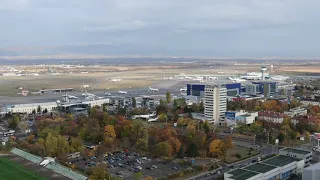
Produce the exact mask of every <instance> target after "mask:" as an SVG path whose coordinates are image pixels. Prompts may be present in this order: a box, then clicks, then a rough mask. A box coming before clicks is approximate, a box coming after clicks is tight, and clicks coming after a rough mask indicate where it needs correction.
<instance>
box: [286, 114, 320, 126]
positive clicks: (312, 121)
mask: <svg viewBox="0 0 320 180" xmlns="http://www.w3.org/2000/svg"><path fill="white" fill-rule="evenodd" d="M291 122H292V123H293V124H294V125H296V124H297V123H298V122H308V123H309V124H311V125H314V124H317V123H319V122H320V118H319V117H317V116H312V115H303V116H295V117H293V118H292V119H291Z"/></svg>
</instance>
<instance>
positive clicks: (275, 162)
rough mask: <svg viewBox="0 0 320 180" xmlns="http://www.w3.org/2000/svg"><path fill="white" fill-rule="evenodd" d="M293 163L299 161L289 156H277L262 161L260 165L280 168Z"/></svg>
mask: <svg viewBox="0 0 320 180" xmlns="http://www.w3.org/2000/svg"><path fill="white" fill-rule="evenodd" d="M295 161H300V160H299V159H296V158H292V157H289V156H283V155H279V156H276V157H273V158H270V159H267V160H264V161H262V162H261V163H263V164H267V165H271V166H277V167H280V166H285V165H287V164H290V163H292V162H295Z"/></svg>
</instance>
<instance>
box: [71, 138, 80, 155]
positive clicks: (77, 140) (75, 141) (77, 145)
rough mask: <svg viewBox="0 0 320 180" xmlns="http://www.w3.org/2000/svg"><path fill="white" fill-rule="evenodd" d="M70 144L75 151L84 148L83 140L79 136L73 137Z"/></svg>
mask: <svg viewBox="0 0 320 180" xmlns="http://www.w3.org/2000/svg"><path fill="white" fill-rule="evenodd" d="M70 146H71V148H72V151H74V152H81V151H82V150H83V144H82V140H81V139H80V138H79V137H75V138H71V141H70Z"/></svg>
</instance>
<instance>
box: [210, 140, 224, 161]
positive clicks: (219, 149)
mask: <svg viewBox="0 0 320 180" xmlns="http://www.w3.org/2000/svg"><path fill="white" fill-rule="evenodd" d="M209 152H211V153H212V154H214V155H215V156H217V157H219V158H220V159H224V157H225V155H226V152H227V151H226V145H225V144H224V143H223V142H222V141H221V140H219V139H216V140H213V141H212V142H211V143H210V144H209Z"/></svg>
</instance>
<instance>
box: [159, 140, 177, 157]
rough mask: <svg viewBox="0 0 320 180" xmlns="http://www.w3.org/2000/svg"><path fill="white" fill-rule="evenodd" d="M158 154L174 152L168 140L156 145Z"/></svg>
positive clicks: (164, 154) (166, 154)
mask: <svg viewBox="0 0 320 180" xmlns="http://www.w3.org/2000/svg"><path fill="white" fill-rule="evenodd" d="M155 151H156V154H158V155H159V156H170V155H171V154H172V152H173V149H172V147H171V145H170V143H168V142H160V143H158V144H157V145H156V149H155Z"/></svg>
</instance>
